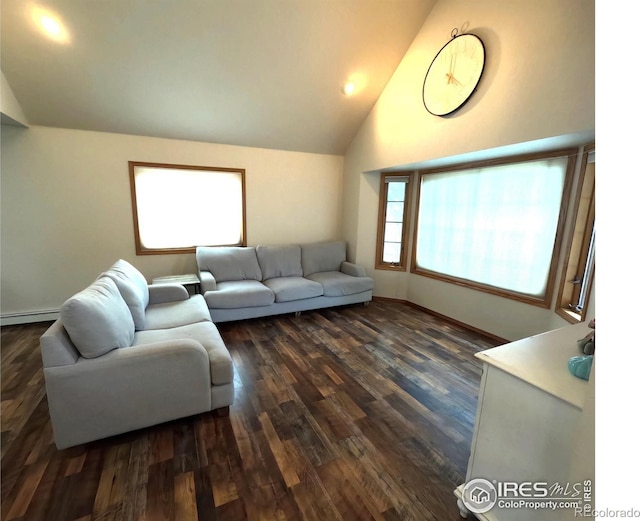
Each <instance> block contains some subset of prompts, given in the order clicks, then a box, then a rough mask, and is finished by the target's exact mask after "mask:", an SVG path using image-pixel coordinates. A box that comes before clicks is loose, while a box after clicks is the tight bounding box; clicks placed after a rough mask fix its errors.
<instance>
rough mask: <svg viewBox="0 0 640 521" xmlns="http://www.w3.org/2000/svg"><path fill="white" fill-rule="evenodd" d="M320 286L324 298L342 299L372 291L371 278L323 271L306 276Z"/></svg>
mask: <svg viewBox="0 0 640 521" xmlns="http://www.w3.org/2000/svg"><path fill="white" fill-rule="evenodd" d="M307 278H308V279H311V280H313V281H315V282H319V283H320V284H322V287H323V288H324V296H325V297H344V296H345V295H354V294H355V293H362V292H363V291H369V290H372V289H373V279H372V278H371V277H352V276H351V275H347V274H346V273H342V272H341V271H323V272H320V273H313V274H312V275H308V276H307Z"/></svg>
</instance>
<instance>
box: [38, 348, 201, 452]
mask: <svg viewBox="0 0 640 521" xmlns="http://www.w3.org/2000/svg"><path fill="white" fill-rule="evenodd" d="M45 382H46V388H47V399H48V404H49V410H50V413H51V419H52V424H53V430H54V439H55V442H56V446H57V447H58V448H64V447H70V446H73V445H78V444H80V443H86V442H88V441H92V440H94V439H100V438H104V437H107V436H111V435H115V434H120V433H123V432H128V431H130V430H133V429H139V428H142V427H147V426H150V425H155V424H158V423H162V422H165V421H169V420H173V419H175V418H182V417H185V416H190V415H193V414H198V413H201V412H204V411H206V410H209V409H210V407H211V390H210V389H211V373H210V368H209V357H208V354H207V351H206V349H205V348H204V347H203V346H202V345H201V344H200V343H199V342H196V341H195V340H192V339H179V340H165V341H160V342H153V343H149V344H141V345H135V346H132V347H125V348H120V349H114V350H113V351H110V352H109V353H107V354H106V355H103V356H100V357H98V358H92V359H84V358H80V359H79V360H78V362H77V363H76V364H73V365H70V366H61V367H51V368H46V369H45Z"/></svg>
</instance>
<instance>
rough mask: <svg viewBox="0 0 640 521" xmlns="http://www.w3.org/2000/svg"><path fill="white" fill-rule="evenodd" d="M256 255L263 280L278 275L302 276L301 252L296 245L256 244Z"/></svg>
mask: <svg viewBox="0 0 640 521" xmlns="http://www.w3.org/2000/svg"><path fill="white" fill-rule="evenodd" d="M256 255H257V256H258V262H259V263H260V269H261V270H262V278H263V280H268V279H275V278H278V277H302V260H301V259H302V253H301V250H300V246H298V245H294V244H291V245H284V246H261V245H260V246H256ZM303 298H304V297H303ZM277 301H278V298H277V297H276V302H277Z"/></svg>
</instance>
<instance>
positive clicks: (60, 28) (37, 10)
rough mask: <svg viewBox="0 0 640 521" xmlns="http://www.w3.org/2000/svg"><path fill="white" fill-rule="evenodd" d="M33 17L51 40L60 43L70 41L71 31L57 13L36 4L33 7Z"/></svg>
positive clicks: (41, 30)
mask: <svg viewBox="0 0 640 521" xmlns="http://www.w3.org/2000/svg"><path fill="white" fill-rule="evenodd" d="M32 18H33V20H34V22H35V24H36V26H37V27H38V29H39V30H40V32H42V33H43V34H44V35H45V36H47V37H48V38H50V39H51V40H53V41H55V42H58V43H69V42H70V38H69V31H67V29H66V27H65V26H64V24H63V23H62V21H61V20H60V18H59V17H58V16H57V15H56V14H55V13H53V12H51V11H49V10H47V9H44V8H43V7H40V6H35V7H33V9H32Z"/></svg>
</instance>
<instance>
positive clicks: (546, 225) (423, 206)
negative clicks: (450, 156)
mask: <svg viewBox="0 0 640 521" xmlns="http://www.w3.org/2000/svg"><path fill="white" fill-rule="evenodd" d="M576 154H577V149H570V150H559V151H553V152H548V153H543V154H529V155H522V156H518V157H510V158H502V159H494V160H490V161H482V162H476V163H468V164H464V165H458V166H451V167H448V168H443V169H434V170H428V171H423V172H420V183H419V197H418V205H419V206H418V210H417V212H416V223H415V228H414V233H415V237H414V255H413V259H412V265H411V271H412V272H413V273H416V274H418V275H423V276H426V277H431V278H435V279H439V280H443V281H446V282H450V283H453V284H458V285H461V286H465V287H470V288H473V289H477V290H480V291H485V292H488V293H493V294H496V295H500V296H503V297H507V298H512V299H515V300H519V301H521V302H526V303H530V304H533V305H537V306H541V307H546V308H549V307H551V300H552V292H553V274H554V273H556V269H557V266H558V256H559V249H560V237H562V230H563V226H564V222H565V213H566V208H567V205H568V198H569V187H570V186H571V179H572V176H573V171H574V168H575V161H576V159H575V158H576Z"/></svg>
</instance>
